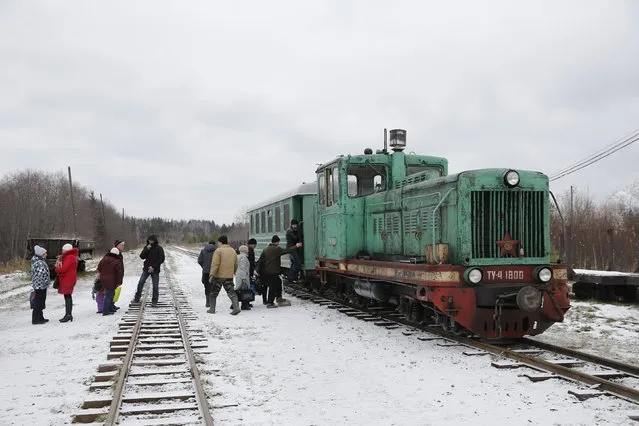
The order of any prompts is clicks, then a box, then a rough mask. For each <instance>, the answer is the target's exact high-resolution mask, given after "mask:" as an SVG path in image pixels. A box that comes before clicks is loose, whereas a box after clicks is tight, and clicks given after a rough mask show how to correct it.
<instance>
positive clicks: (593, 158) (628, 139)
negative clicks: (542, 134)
mask: <svg viewBox="0 0 639 426" xmlns="http://www.w3.org/2000/svg"><path fill="white" fill-rule="evenodd" d="M638 140H639V129H637V130H635V131H633V132H631V133H629V134H627V135H626V136H624V137H623V138H621V139H619V140H617V141H615V142H613V143H612V144H610V145H608V146H607V147H605V148H603V149H602V150H600V151H597V152H596V153H595V154H592V155H590V156H588V157H586V158H584V159H582V160H580V161H578V162H576V163H574V164H572V165H571V166H568V167H566V168H564V169H562V170H560V171H558V172H556V173H553V174H552V175H551V176H550V177H549V180H550V181H551V182H552V181H554V180H557V179H561V178H562V177H564V176H568V175H570V174H572V173H575V172H577V171H579V170H581V169H583V168H584V167H587V166H589V165H591V164H594V163H596V162H598V161H601V160H603V159H604V158H606V157H608V156H610V155H612V154H614V153H615V152H617V151H619V150H621V149H623V148H626V147H628V146H630V145H632V144H633V143H635V142H637V141H638Z"/></svg>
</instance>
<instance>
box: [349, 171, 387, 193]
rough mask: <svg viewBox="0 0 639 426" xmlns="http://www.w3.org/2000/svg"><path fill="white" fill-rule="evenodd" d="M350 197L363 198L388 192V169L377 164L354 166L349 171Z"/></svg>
mask: <svg viewBox="0 0 639 426" xmlns="http://www.w3.org/2000/svg"><path fill="white" fill-rule="evenodd" d="M346 173H347V180H346V184H347V187H348V191H347V193H348V196H349V197H351V198H354V197H362V196H364V195H370V194H374V193H376V192H381V191H386V182H387V178H386V177H387V173H386V167H384V166H382V165H375V164H361V165H359V164H358V165H354V166H351V167H349V168H348V170H347V172H346Z"/></svg>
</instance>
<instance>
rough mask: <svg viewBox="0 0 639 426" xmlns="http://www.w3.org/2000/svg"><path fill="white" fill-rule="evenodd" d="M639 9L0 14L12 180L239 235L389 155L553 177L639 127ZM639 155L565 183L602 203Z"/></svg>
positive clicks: (11, 6)
mask: <svg viewBox="0 0 639 426" xmlns="http://www.w3.org/2000/svg"><path fill="white" fill-rule="evenodd" d="M637 22H639V3H638V2H633V1H627V2H624V1H614V0H611V1H601V0H596V1H584V0H578V1H577V0H576V1H534V2H522V1H501V2H499V1H481V2H479V1H475V0H472V1H471V0H469V1H465V2H455V1H449V2H442V1H432V2H429V1H418V0H414V1H400V0H394V1H393V2H390V1H388V0H384V1H381V0H361V1H356V0H304V1H299V0H297V1H294V0H289V1H284V0H271V1H263V0H255V1H242V0H234V1H231V0H228V1H201V2H195V1H173V2H164V1H157V0H153V1H139V0H136V1H109V2H105V1H88V0H82V1H64V2H62V1H60V2H51V1H41V2H35V1H26V0H16V1H11V0H0V144H1V147H2V155H1V156H0V175H4V174H6V173H10V172H14V171H17V170H22V169H25V168H34V169H46V170H51V171H62V172H66V167H67V166H71V168H72V171H73V175H74V180H75V181H77V182H79V183H81V184H83V185H85V186H88V187H91V188H93V189H94V190H95V191H96V192H101V193H103V195H104V196H105V197H106V198H107V199H108V200H109V201H110V202H112V203H113V204H114V205H115V207H116V208H118V209H119V208H125V209H126V211H127V213H128V214H131V215H134V216H154V215H160V216H164V217H172V218H206V219H214V220H216V221H218V222H230V221H232V220H233V217H234V216H235V214H236V213H237V212H238V211H239V210H240V209H241V208H242V207H243V206H246V205H251V204H254V203H256V202H259V201H260V200H261V199H264V198H268V197H270V196H271V195H274V194H276V193H278V192H282V191H285V190H287V189H289V188H290V187H294V186H296V185H297V184H299V183H301V182H302V181H311V180H313V179H314V170H315V166H316V163H321V162H325V161H328V160H330V159H332V158H334V157H335V156H337V155H339V154H360V153H363V151H364V148H366V147H372V148H374V149H377V148H381V146H382V144H383V140H382V136H383V128H384V127H387V128H389V129H391V128H404V129H406V130H407V131H408V137H407V139H408V140H407V145H408V148H407V151H415V152H417V153H420V154H431V155H437V156H443V157H447V158H448V159H449V162H450V171H451V172H458V171H461V170H465V169H475V168H486V167H517V168H526V169H533V170H539V171H543V172H545V173H548V174H551V173H553V172H556V171H558V170H560V169H562V168H564V167H566V166H568V165H570V164H571V163H573V162H574V161H576V160H579V159H581V158H582V157H585V156H587V155H589V154H591V153H594V152H595V151H597V150H599V149H600V148H602V147H604V146H605V145H608V144H610V143H612V142H613V141H615V140H616V139H618V138H619V137H621V136H623V135H624V134H627V133H628V132H630V131H632V130H634V129H637V128H639V27H638V26H637ZM638 160H639V143H637V144H635V145H633V146H631V147H629V148H626V149H625V150H623V151H620V152H619V153H618V154H614V155H613V156H611V157H609V158H607V159H606V160H603V161H601V162H599V163H597V164H595V165H593V166H591V167H589V168H587V169H585V170H583V171H580V172H578V173H575V174H573V175H570V176H568V177H565V178H563V179H561V180H559V181H557V182H556V183H553V184H552V187H551V189H552V190H554V191H557V192H562V191H565V189H566V188H567V187H569V186H570V185H571V184H574V185H576V186H577V187H579V188H581V189H584V190H589V191H590V192H591V193H594V194H597V195H598V196H599V197H601V198H605V197H606V196H607V195H609V194H611V193H613V192H615V191H617V190H620V189H622V188H624V187H626V186H628V185H629V184H630V183H631V182H633V181H635V180H637V179H639V175H638V172H637V171H638V170H639V169H638V166H637V163H638Z"/></svg>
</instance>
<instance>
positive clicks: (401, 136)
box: [390, 129, 406, 152]
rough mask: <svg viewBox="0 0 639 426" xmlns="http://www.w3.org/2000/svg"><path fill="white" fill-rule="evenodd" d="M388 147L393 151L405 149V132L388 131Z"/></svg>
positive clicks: (400, 130) (399, 130)
mask: <svg viewBox="0 0 639 426" xmlns="http://www.w3.org/2000/svg"><path fill="white" fill-rule="evenodd" d="M390 146H391V148H392V149H393V151H395V152H398V151H403V150H404V148H406V130H404V129H393V130H391V131H390Z"/></svg>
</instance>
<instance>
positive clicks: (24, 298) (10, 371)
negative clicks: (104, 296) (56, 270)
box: [0, 252, 150, 426]
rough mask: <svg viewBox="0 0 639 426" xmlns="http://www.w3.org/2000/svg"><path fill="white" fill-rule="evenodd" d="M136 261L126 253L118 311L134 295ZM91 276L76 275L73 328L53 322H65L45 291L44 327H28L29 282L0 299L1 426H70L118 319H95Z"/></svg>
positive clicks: (55, 298) (60, 302)
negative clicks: (1, 300)
mask: <svg viewBox="0 0 639 426" xmlns="http://www.w3.org/2000/svg"><path fill="white" fill-rule="evenodd" d="M98 261H99V259H96V260H94V261H93V262H92V263H95V265H97V262H98ZM139 261H140V259H139V258H138V257H137V253H132V252H129V253H125V268H126V269H125V270H126V273H127V276H126V277H125V280H124V285H123V287H122V300H121V301H120V302H119V303H118V305H120V306H122V307H124V306H125V303H124V302H125V301H126V303H127V304H128V301H129V300H130V299H131V298H132V297H133V294H134V293H135V287H136V284H137V279H138V277H139V273H140V272H141V269H142V268H141V267H139V263H140V262H139ZM95 265H92V268H91V267H90V268H88V269H93V270H95ZM94 276H95V275H94V273H85V274H81V277H80V278H79V281H78V283H77V285H76V288H75V291H74V294H73V322H68V323H65V324H62V323H60V322H59V321H58V320H59V319H60V318H62V317H63V316H64V297H63V296H62V295H60V294H58V293H57V290H54V289H53V288H52V287H49V291H48V292H47V300H46V309H45V310H44V317H45V318H48V319H49V322H48V323H47V324H43V325H32V324H31V309H30V307H29V301H28V297H29V292H30V290H31V285H30V281H18V282H14V285H16V286H19V287H23V288H24V292H23V293H18V294H15V295H13V296H11V297H7V298H5V299H4V300H3V302H4V303H3V305H2V306H1V307H0V341H2V346H1V347H0V365H1V366H2V368H1V369H0V425H3V426H4V425H64V424H69V423H70V421H71V414H72V413H73V412H74V411H75V410H76V409H77V407H79V406H80V405H81V404H82V402H83V400H84V397H85V396H86V395H87V390H88V385H89V384H90V383H91V382H92V378H93V376H94V374H95V373H96V371H97V367H98V364H100V363H103V362H104V361H105V360H106V354H107V352H108V347H109V343H108V342H109V340H110V337H111V336H112V335H113V334H115V333H116V331H117V322H118V321H119V316H120V315H117V314H116V315H112V316H107V317H103V316H102V315H97V314H96V303H95V300H93V299H92V296H91V289H92V288H93V278H94ZM29 279H30V278H29ZM149 281H150V280H149ZM16 290H17V289H16ZM4 294H5V293H2V295H4ZM120 312H122V310H121V311H120Z"/></svg>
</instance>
